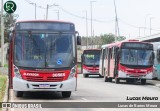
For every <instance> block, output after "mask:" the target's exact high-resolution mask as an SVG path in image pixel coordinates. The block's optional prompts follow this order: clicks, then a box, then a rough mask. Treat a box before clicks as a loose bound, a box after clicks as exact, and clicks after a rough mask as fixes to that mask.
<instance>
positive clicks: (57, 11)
mask: <svg viewBox="0 0 160 111" xmlns="http://www.w3.org/2000/svg"><path fill="white" fill-rule="evenodd" d="M55 11H56V13H57V20H59V10H55Z"/></svg>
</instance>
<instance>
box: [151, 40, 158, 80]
mask: <svg viewBox="0 0 160 111" xmlns="http://www.w3.org/2000/svg"><path fill="white" fill-rule="evenodd" d="M152 44H153V49H154V54H155V59H154V71H153V79H159V80H160V42H153V43H152Z"/></svg>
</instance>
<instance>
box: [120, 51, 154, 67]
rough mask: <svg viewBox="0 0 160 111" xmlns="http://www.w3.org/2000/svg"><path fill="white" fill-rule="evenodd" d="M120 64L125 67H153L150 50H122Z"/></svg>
mask: <svg viewBox="0 0 160 111" xmlns="http://www.w3.org/2000/svg"><path fill="white" fill-rule="evenodd" d="M120 57H121V58H120V63H122V64H126V65H143V66H149V65H153V56H152V50H142V49H140V50H137V49H122V50H121V56H120Z"/></svg>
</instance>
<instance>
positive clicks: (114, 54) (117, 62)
mask: <svg viewBox="0 0 160 111" xmlns="http://www.w3.org/2000/svg"><path fill="white" fill-rule="evenodd" d="M153 61H154V54H153V45H152V44H150V43H144V42H139V41H136V40H128V41H122V42H117V43H112V44H107V45H103V46H102V53H101V59H100V70H99V72H100V74H101V76H104V81H105V82H107V81H109V82H111V81H112V79H113V78H114V79H115V83H119V81H120V80H121V79H124V80H126V81H127V82H134V81H135V80H141V84H145V83H146V79H152V75H153V63H154V62H153Z"/></svg>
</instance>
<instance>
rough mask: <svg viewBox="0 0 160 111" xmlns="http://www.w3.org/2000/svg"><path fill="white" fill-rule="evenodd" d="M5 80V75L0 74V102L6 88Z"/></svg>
mask: <svg viewBox="0 0 160 111" xmlns="http://www.w3.org/2000/svg"><path fill="white" fill-rule="evenodd" d="M6 80H7V77H6V76H4V75H1V74H0V102H2V99H3V96H4V92H5V88H6Z"/></svg>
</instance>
